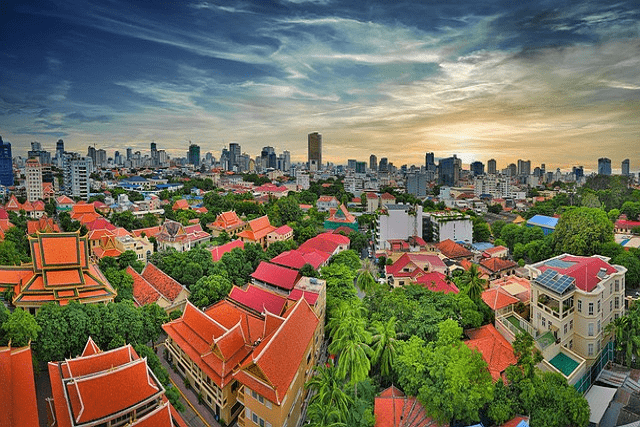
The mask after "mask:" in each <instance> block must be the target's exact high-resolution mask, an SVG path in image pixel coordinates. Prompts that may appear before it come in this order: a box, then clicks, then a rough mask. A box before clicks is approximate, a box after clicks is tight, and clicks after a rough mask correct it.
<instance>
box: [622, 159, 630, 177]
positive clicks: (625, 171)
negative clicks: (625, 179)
mask: <svg viewBox="0 0 640 427" xmlns="http://www.w3.org/2000/svg"><path fill="white" fill-rule="evenodd" d="M622 175H624V176H629V159H624V160H623V161H622Z"/></svg>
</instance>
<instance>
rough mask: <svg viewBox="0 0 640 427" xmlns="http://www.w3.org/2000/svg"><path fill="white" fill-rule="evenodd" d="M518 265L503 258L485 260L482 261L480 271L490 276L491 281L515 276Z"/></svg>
mask: <svg viewBox="0 0 640 427" xmlns="http://www.w3.org/2000/svg"><path fill="white" fill-rule="evenodd" d="M516 268H518V264H516V263H515V262H513V261H511V260H508V259H503V258H483V259H481V260H480V271H482V272H483V273H486V274H488V275H489V277H490V279H492V280H493V279H498V278H500V277H503V276H510V275H512V274H515V271H516Z"/></svg>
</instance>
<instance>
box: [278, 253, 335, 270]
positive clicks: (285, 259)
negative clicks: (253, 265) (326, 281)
mask: <svg viewBox="0 0 640 427" xmlns="http://www.w3.org/2000/svg"><path fill="white" fill-rule="evenodd" d="M328 259H329V254H327V253H326V252H318V251H310V252H307V253H304V252H301V251H299V250H297V249H294V250H291V251H286V252H282V253H281V254H280V255H278V256H276V257H273V258H271V261H270V262H272V263H273V264H278V265H281V266H283V267H289V268H293V269H296V270H300V269H301V268H302V267H303V266H304V265H305V264H311V266H312V267H313V268H315V269H316V270H317V269H318V267H320V266H321V265H322V264H324V263H325V262H326V261H327V260H328Z"/></svg>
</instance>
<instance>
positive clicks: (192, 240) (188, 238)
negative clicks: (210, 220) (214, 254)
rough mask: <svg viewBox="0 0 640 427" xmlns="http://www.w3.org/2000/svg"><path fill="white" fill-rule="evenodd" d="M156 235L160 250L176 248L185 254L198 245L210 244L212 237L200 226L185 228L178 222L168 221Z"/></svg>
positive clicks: (194, 225)
mask: <svg viewBox="0 0 640 427" xmlns="http://www.w3.org/2000/svg"><path fill="white" fill-rule="evenodd" d="M161 227H162V228H161V229H160V232H159V233H158V234H156V235H155V238H156V241H157V242H158V247H159V248H160V250H166V249H168V248H174V249H175V250H177V251H178V252H185V251H188V250H190V249H191V248H193V247H194V246H195V245H197V244H198V243H203V242H208V241H209V240H210V239H211V235H210V234H209V233H207V232H205V231H203V230H202V226H201V225H200V224H193V225H189V226H186V227H185V226H184V225H182V224H181V223H179V222H177V221H172V220H166V221H165V222H164V223H163V224H162V226H161Z"/></svg>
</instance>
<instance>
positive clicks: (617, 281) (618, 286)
mask: <svg viewBox="0 0 640 427" xmlns="http://www.w3.org/2000/svg"><path fill="white" fill-rule="evenodd" d="M619 290H620V281H619V280H616V292H618V291H619Z"/></svg>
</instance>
